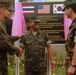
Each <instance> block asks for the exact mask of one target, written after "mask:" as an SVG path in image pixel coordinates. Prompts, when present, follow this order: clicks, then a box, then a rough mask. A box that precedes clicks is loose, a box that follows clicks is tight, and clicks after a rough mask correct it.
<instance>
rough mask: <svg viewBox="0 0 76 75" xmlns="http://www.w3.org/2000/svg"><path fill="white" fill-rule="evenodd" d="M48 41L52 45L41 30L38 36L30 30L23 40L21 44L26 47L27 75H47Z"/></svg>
mask: <svg viewBox="0 0 76 75" xmlns="http://www.w3.org/2000/svg"><path fill="white" fill-rule="evenodd" d="M47 41H49V44H50V43H51V41H50V40H49V38H48V35H47V34H46V33H45V32H43V31H41V30H39V31H38V32H37V34H36V36H34V35H33V33H32V31H31V30H30V31H28V32H27V33H26V34H25V36H24V37H23V38H22V40H21V43H22V44H24V46H25V72H26V74H25V75H46V73H47V63H46V57H45V46H46V43H47ZM31 73H33V74H31Z"/></svg>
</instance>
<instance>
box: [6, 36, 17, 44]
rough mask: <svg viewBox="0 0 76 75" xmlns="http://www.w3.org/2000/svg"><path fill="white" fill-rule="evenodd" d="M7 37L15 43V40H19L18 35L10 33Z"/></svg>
mask: <svg viewBox="0 0 76 75" xmlns="http://www.w3.org/2000/svg"><path fill="white" fill-rule="evenodd" d="M7 37H8V38H9V40H10V41H11V43H14V42H15V41H17V40H18V36H10V35H8V36H7ZM7 37H6V38H7Z"/></svg>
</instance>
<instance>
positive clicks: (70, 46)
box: [65, 18, 76, 70]
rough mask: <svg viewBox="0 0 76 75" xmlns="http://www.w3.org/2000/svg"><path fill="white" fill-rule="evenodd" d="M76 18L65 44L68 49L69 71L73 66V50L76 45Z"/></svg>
mask: <svg viewBox="0 0 76 75" xmlns="http://www.w3.org/2000/svg"><path fill="white" fill-rule="evenodd" d="M75 37H76V18H75V19H74V21H73V22H72V24H71V26H70V28H69V34H68V37H67V40H66V43H65V48H66V52H67V58H66V60H67V62H68V63H67V66H66V68H67V70H68V68H69V66H70V64H71V61H72V57H73V49H74V45H75V43H76V41H75V40H76V38H75Z"/></svg>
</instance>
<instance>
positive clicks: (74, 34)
mask: <svg viewBox="0 0 76 75" xmlns="http://www.w3.org/2000/svg"><path fill="white" fill-rule="evenodd" d="M64 4H65V8H64V9H63V11H65V14H66V16H67V18H70V19H71V20H72V23H71V25H70V27H69V33H68V36H67V40H66V43H65V48H66V52H67V58H66V60H67V62H66V63H65V64H67V65H66V66H67V67H68V70H67V75H76V0H66V1H65V2H64Z"/></svg>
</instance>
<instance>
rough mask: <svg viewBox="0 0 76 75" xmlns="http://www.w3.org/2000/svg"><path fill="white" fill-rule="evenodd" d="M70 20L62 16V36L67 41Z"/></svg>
mask: <svg viewBox="0 0 76 75" xmlns="http://www.w3.org/2000/svg"><path fill="white" fill-rule="evenodd" d="M71 22H72V21H71V19H68V18H67V16H66V15H65V14H64V36H65V40H66V39H67V35H68V31H69V26H70V25H71Z"/></svg>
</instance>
